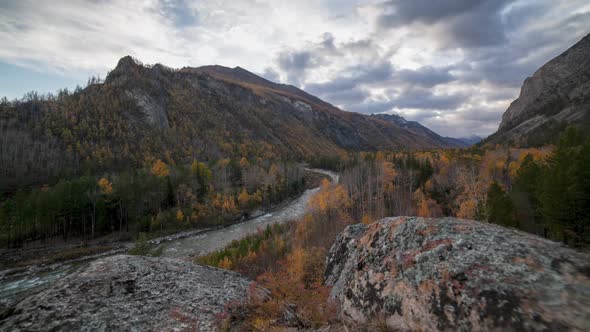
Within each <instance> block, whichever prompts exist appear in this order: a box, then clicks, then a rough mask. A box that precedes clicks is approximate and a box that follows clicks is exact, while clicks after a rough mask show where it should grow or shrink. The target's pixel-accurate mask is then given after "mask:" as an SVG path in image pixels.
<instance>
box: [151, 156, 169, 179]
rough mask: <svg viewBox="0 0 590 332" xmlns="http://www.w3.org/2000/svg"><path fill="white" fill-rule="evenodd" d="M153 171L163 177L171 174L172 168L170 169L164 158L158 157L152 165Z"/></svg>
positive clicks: (155, 174) (153, 173)
mask: <svg viewBox="0 0 590 332" xmlns="http://www.w3.org/2000/svg"><path fill="white" fill-rule="evenodd" d="M151 173H152V175H154V176H157V177H159V178H162V177H166V176H168V175H170V170H169V169H168V166H167V165H166V163H164V162H163V161H162V160H160V159H158V160H156V162H155V163H154V164H153V165H152V171H151Z"/></svg>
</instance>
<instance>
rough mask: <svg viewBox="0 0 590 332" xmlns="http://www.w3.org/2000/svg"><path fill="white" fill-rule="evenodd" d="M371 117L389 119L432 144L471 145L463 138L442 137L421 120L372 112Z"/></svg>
mask: <svg viewBox="0 0 590 332" xmlns="http://www.w3.org/2000/svg"><path fill="white" fill-rule="evenodd" d="M371 117H373V118H376V119H381V120H384V121H387V122H389V123H392V124H394V125H397V126H400V127H402V128H404V129H407V130H408V131H411V132H413V133H415V134H417V135H420V136H421V137H422V139H423V140H424V141H426V142H430V144H432V145H433V146H436V145H440V146H445V147H453V148H459V147H467V146H469V145H471V144H468V143H467V142H465V141H463V140H462V139H455V138H452V137H442V136H440V135H439V134H437V133H435V132H434V131H432V130H430V129H428V128H426V127H425V126H423V125H422V124H421V123H420V122H417V121H408V120H406V119H404V118H403V117H401V116H399V115H397V114H386V113H380V114H371Z"/></svg>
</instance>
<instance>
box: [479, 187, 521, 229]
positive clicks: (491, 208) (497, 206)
mask: <svg viewBox="0 0 590 332" xmlns="http://www.w3.org/2000/svg"><path fill="white" fill-rule="evenodd" d="M486 214H487V217H488V218H487V220H488V222H491V223H494V224H498V225H502V226H509V227H517V226H518V221H517V220H516V216H515V210H514V205H513V204H512V200H510V197H508V195H507V194H506V192H505V191H504V189H502V187H500V185H499V184H498V183H497V182H492V184H491V185H490V188H489V189H488V198H487V201H486Z"/></svg>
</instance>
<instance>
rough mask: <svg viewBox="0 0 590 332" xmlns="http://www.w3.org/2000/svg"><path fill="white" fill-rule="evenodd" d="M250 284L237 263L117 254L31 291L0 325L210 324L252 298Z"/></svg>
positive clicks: (154, 327)
mask: <svg viewBox="0 0 590 332" xmlns="http://www.w3.org/2000/svg"><path fill="white" fill-rule="evenodd" d="M249 287H250V281H249V280H248V279H246V278H244V277H243V276H241V275H239V274H237V273H234V272H230V271H225V270H220V269H216V268H212V267H206V266H200V265H196V264H192V263H190V262H185V261H181V260H174V259H159V258H149V257H140V256H127V255H117V256H112V257H108V258H105V259H101V260H97V261H94V262H93V263H91V264H90V265H89V266H88V267H86V268H84V269H82V270H79V271H78V272H75V273H73V274H71V275H69V276H67V277H65V278H64V279H62V280H60V281H58V282H56V283H55V284H54V285H52V286H50V287H49V288H47V289H45V290H43V291H41V292H40V293H37V294H35V295H32V296H30V297H28V298H26V299H24V300H23V301H21V302H20V303H18V304H17V305H15V306H14V307H13V308H11V309H10V310H8V311H7V312H5V313H4V314H3V315H2V317H0V330H2V331H40V330H43V331H54V330H59V331H81V330H82V331H84V330H85V331H115V330H116V331H146V330H149V331H164V330H165V331H173V330H197V331H210V330H212V329H215V324H216V315H218V314H219V313H222V312H223V310H224V304H226V303H232V302H233V303H237V302H241V301H245V300H247V298H248V289H249Z"/></svg>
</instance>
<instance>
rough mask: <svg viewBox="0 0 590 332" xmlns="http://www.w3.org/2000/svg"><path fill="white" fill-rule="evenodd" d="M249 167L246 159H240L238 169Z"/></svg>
mask: <svg viewBox="0 0 590 332" xmlns="http://www.w3.org/2000/svg"><path fill="white" fill-rule="evenodd" d="M248 166H250V163H249V162H248V159H246V157H242V159H240V167H241V168H246V167H248Z"/></svg>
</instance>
